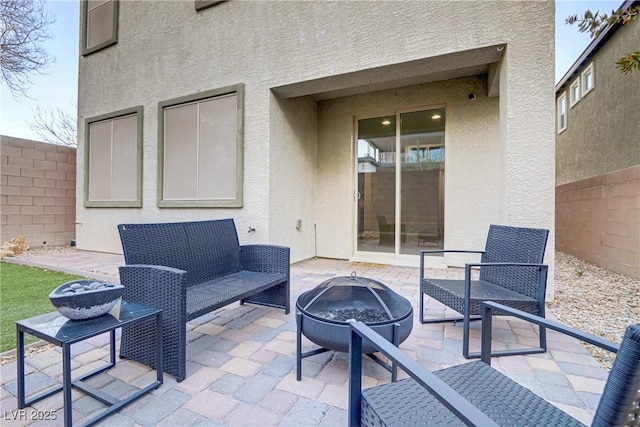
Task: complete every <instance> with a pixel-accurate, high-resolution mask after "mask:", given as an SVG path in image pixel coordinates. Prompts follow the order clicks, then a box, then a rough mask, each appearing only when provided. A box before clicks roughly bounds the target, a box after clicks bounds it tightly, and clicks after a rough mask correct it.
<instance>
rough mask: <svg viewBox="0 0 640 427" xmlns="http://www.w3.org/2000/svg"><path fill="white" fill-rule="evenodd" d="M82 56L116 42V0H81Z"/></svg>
mask: <svg viewBox="0 0 640 427" xmlns="http://www.w3.org/2000/svg"><path fill="white" fill-rule="evenodd" d="M81 5H82V15H81V16H82V36H81V37H82V55H83V56H85V55H88V54H90V53H93V52H96V51H98V50H100V49H104V48H105V47H107V46H111V45H112V44H115V43H117V42H118V9H119V7H120V4H119V2H118V0H83V1H82V2H81Z"/></svg>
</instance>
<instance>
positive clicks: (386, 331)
mask: <svg viewBox="0 0 640 427" xmlns="http://www.w3.org/2000/svg"><path fill="white" fill-rule="evenodd" d="M354 320H358V321H362V322H363V323H365V324H367V325H368V326H369V327H371V328H372V329H373V330H374V331H376V332H377V333H378V334H380V335H382V336H383V337H384V338H385V339H386V340H388V341H389V342H391V343H393V344H394V345H395V346H396V347H397V346H398V345H400V343H401V342H403V341H404V340H406V339H407V337H408V336H409V334H410V333H411V329H412V328H413V307H412V306H411V303H410V302H409V300H407V299H406V298H404V297H403V296H401V295H399V294H397V293H396V292H394V291H392V290H391V289H389V288H388V287H387V286H386V285H384V284H382V283H380V282H378V281H376V280H373V279H369V278H366V277H356V274H355V272H354V273H352V274H351V276H350V277H349V276H339V277H334V278H331V279H329V280H326V281H324V282H322V283H321V284H320V285H318V286H317V287H316V288H314V289H312V290H310V291H307V292H305V293H303V294H302V295H300V296H299V297H298V299H297V301H296V324H297V343H296V344H297V346H296V369H297V375H296V379H297V380H298V381H300V380H301V379H302V359H303V358H306V357H309V356H314V355H316V354H320V353H324V352H327V351H331V350H334V351H341V352H348V351H349V342H350V337H351V327H350V326H349V322H350V321H354ZM302 335H304V336H305V337H307V338H308V339H309V340H310V341H312V342H313V343H315V344H318V345H319V346H321V347H320V348H316V349H313V350H310V351H307V352H302ZM374 352H375V349H374V348H373V347H372V346H371V344H369V343H368V342H367V341H364V342H363V353H365V354H367V355H368V356H369V357H371V358H372V359H373V360H374V361H376V362H377V363H379V364H380V365H381V366H382V367H383V368H385V369H386V370H387V371H389V372H391V380H392V381H395V380H396V378H397V367H396V366H395V365H393V364H392V365H389V364H388V363H386V362H385V361H384V360H382V359H380V358H379V357H377V356H376V355H375V354H373V353H374Z"/></svg>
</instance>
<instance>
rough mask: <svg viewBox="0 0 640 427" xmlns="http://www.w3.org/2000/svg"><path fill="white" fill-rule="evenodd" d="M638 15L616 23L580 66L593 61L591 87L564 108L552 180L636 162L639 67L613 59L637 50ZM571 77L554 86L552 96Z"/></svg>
mask: <svg viewBox="0 0 640 427" xmlns="http://www.w3.org/2000/svg"><path fill="white" fill-rule="evenodd" d="M638 40H640V21H637V20H636V21H632V22H631V23H630V24H628V25H623V26H621V27H619V28H618V29H617V30H616V32H615V33H614V34H613V35H612V36H611V38H610V39H608V40H607V41H606V43H604V44H603V45H602V46H601V47H600V48H599V49H598V50H597V52H596V53H595V54H594V55H593V56H592V57H591V58H589V59H588V60H587V61H586V62H585V64H583V68H584V66H586V65H588V64H589V63H593V65H594V69H595V87H594V89H593V90H592V91H591V92H589V93H587V94H586V95H585V96H584V97H583V98H582V99H580V101H579V102H578V103H577V104H575V105H574V106H573V107H570V108H569V109H568V112H567V129H566V130H565V131H564V132H562V133H560V134H559V135H558V136H557V139H556V184H557V185H563V184H567V183H570V182H575V181H580V180H583V179H586V178H591V177H594V176H598V175H603V174H606V173H609V172H614V171H618V170H622V169H626V168H629V167H632V166H636V165H640V137H639V136H638V135H640V120H638V113H639V112H640V109H639V108H638V99H640V73H637V72H635V73H632V74H630V75H624V74H622V73H620V72H619V71H618V70H617V69H616V68H615V62H616V60H617V59H618V58H620V57H622V56H623V55H625V54H626V53H628V52H634V51H636V50H638ZM574 80H575V77H573V78H571V79H569V80H568V81H567V82H566V83H565V84H564V85H563V86H561V87H558V88H556V98H557V97H559V96H560V95H561V94H562V93H563V92H564V91H568V90H569V85H570V84H571V83H573V82H574Z"/></svg>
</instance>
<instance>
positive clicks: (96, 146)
mask: <svg viewBox="0 0 640 427" xmlns="http://www.w3.org/2000/svg"><path fill="white" fill-rule="evenodd" d="M84 152H85V162H84V163H85V202H84V205H85V206H86V207H132V208H133V207H135V208H138V207H141V206H142V107H135V108H130V109H127V110H122V111H118V112H115V113H110V114H105V115H103V116H99V117H94V118H90V119H87V120H86V122H85V150H84Z"/></svg>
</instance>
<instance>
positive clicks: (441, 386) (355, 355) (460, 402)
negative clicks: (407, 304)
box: [349, 321, 497, 426]
mask: <svg viewBox="0 0 640 427" xmlns="http://www.w3.org/2000/svg"><path fill="white" fill-rule="evenodd" d="M350 326H351V342H350V345H349V374H350V377H349V426H359V425H360V421H361V412H360V408H361V400H362V393H361V391H362V341H363V339H366V340H367V341H368V342H369V343H370V344H372V345H373V347H374V348H375V349H376V350H377V351H379V352H381V353H382V354H384V355H385V356H387V357H388V358H389V359H390V360H392V361H394V362H395V363H396V364H397V365H398V366H400V367H401V368H402V369H403V370H404V371H405V372H406V373H407V374H409V375H410V376H411V378H413V379H414V380H415V381H416V382H417V383H418V384H420V385H421V386H422V387H424V388H425V389H427V390H428V392H429V393H431V394H433V396H434V397H436V398H437V399H438V400H439V401H440V402H441V403H442V404H443V405H444V406H446V407H447V408H448V409H449V410H450V411H451V412H453V413H454V414H455V415H456V416H457V417H458V418H460V419H461V420H462V421H463V422H464V423H465V424H467V425H482V426H495V425H497V424H496V423H495V422H494V421H493V420H492V419H491V418H489V417H487V416H486V415H485V414H484V413H482V412H481V411H480V410H479V409H478V408H476V407H475V406H473V404H471V402H469V401H468V400H466V399H465V398H464V397H462V396H461V395H460V394H458V393H457V392H456V391H455V390H454V389H453V388H451V386H449V385H448V384H446V383H445V382H444V381H442V380H441V379H440V378H438V377H437V376H436V375H435V374H433V373H432V372H429V371H427V370H426V369H425V368H424V367H423V366H421V365H419V364H418V363H417V362H416V361H415V360H413V359H411V358H410V357H409V356H407V355H406V354H404V353H403V352H402V351H400V350H399V349H398V348H397V347H395V346H394V345H393V344H391V343H390V342H389V341H387V340H386V339H384V338H383V337H382V336H381V335H379V334H377V333H376V332H375V331H373V330H372V329H371V328H370V327H368V326H367V325H365V324H364V323H362V322H355V321H351V322H350Z"/></svg>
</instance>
